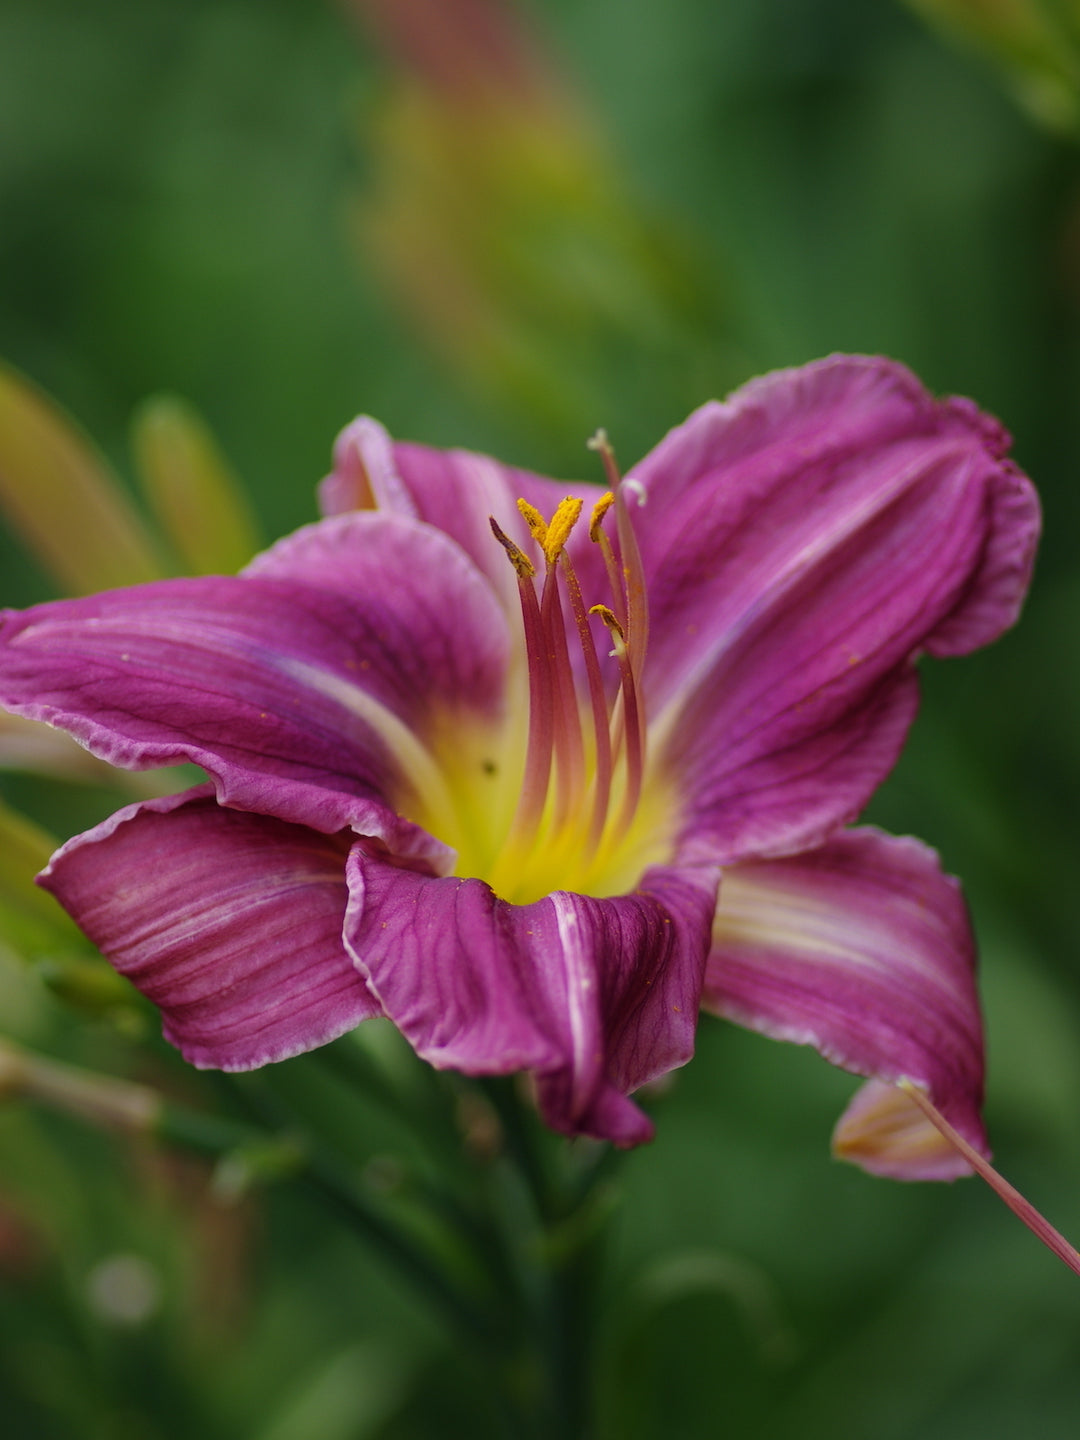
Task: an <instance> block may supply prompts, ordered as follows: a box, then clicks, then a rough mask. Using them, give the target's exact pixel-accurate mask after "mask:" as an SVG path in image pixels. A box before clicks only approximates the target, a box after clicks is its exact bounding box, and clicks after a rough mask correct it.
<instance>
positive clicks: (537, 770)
mask: <svg viewBox="0 0 1080 1440" xmlns="http://www.w3.org/2000/svg"><path fill="white" fill-rule="evenodd" d="M490 524H491V533H492V534H493V535H494V536H495V539H496V540H498V542H499V544H500V545H501V546H502V547H503V549H504V550H505V551H506V553H507V555H508V556H509V557H510V563H511V564H512V565H513V567H514V569H515V570H516V571H517V576H518V592H519V594H520V596H521V618H522V623H523V625H524V628H525V656H526V661H527V664H528V672H529V739H528V742H527V746H526V751H525V773H524V775H523V777H522V782H521V794H520V795H519V797H518V806H517V811H516V813H515V815H514V820H513V823H512V824H511V826H510V834H509V836H508V840H507V849H508V850H512V849H513V848H514V843H515V842H520V841H522V840H523V839H527V838H528V837H531V836H532V835H534V834H535V832H536V829H537V827H538V825H539V824H540V820H541V817H542V816H543V813H544V802H545V801H546V799H547V790H548V780H549V779H550V776H551V755H552V747H553V742H554V734H555V716H554V708H553V703H552V701H553V696H552V688H553V687H552V685H551V683H550V667H549V664H548V647H547V645H546V643H545V639H544V626H543V621H542V619H541V615H540V604H539V602H538V600H537V598H536V589H535V587H534V586H533V583H532V580H533V576H534V575H535V574H536V570H535V567H534V566H533V563H532V561H531V560H530V559H529V557H528V556H527V555H526V554H525V553H524V552H523V551H522V550H520V549H519V548H518V546H517V545H515V544H514V542H513V541H512V540H511V539H510V537H509V536H508V535H505V534H504V533H503V531H502V530H500V528H499V526H498V524H497V523H496V521H495V519H494V517H493V516H492V517H490Z"/></svg>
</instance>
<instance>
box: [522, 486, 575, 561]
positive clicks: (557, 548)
mask: <svg viewBox="0 0 1080 1440" xmlns="http://www.w3.org/2000/svg"><path fill="white" fill-rule="evenodd" d="M584 503H585V502H584V501H583V500H578V499H577V498H576V497H575V496H573V495H568V496H567V497H566V499H565V500H560V501H559V504H558V506H557V508H556V510H555V514H554V515H553V516H552V517H551V523H550V525H549V526H548V527H547V538H546V539H545V540H543V541H541V544H542V545H543V547H544V554H545V555H546V556H547V559H548V564H549V565H554V564H555V562H556V560H558V558H559V556H560V555H561V554H562V552H563V546H564V545H565V544H566V542H567V540H569V539H570V532H571V530H573V528H574V526H575V525H576V524H577V522H578V516H579V515H580V514H581V510H582V506H583V505H584ZM526 518H528V517H526Z"/></svg>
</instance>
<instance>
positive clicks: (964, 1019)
mask: <svg viewBox="0 0 1080 1440" xmlns="http://www.w3.org/2000/svg"><path fill="white" fill-rule="evenodd" d="M702 1003H703V1006H704V1008H705V1009H707V1010H710V1011H712V1012H713V1013H714V1014H717V1015H723V1016H726V1017H727V1018H728V1019H730V1020H734V1021H736V1022H737V1023H738V1024H740V1025H746V1026H748V1027H749V1028H751V1029H753V1030H760V1031H762V1032H763V1033H765V1034H766V1035H771V1036H773V1037H774V1038H776V1039H778V1040H790V1041H793V1042H794V1043H796V1044H799V1045H813V1046H814V1047H815V1048H816V1049H818V1050H819V1051H820V1052H821V1053H822V1054H823V1055H824V1056H825V1057H826V1058H827V1059H829V1060H831V1061H832V1062H833V1064H835V1065H840V1066H842V1067H843V1068H844V1069H846V1070H854V1071H855V1072H856V1073H857V1074H860V1075H867V1076H871V1077H874V1078H876V1079H878V1080H884V1081H893V1082H895V1081H898V1080H901V1079H908V1080H911V1081H914V1082H915V1083H916V1084H918V1085H920V1086H921V1087H923V1088H924V1089H925V1090H926V1091H927V1092H928V1093H929V1095H930V1097H931V1099H932V1100H933V1102H934V1104H935V1105H936V1106H937V1108H938V1109H939V1110H940V1111H941V1112H942V1114H943V1115H945V1117H946V1118H947V1119H948V1120H949V1121H951V1123H952V1124H953V1125H954V1126H955V1127H956V1129H957V1130H958V1131H959V1132H960V1133H961V1134H962V1135H963V1136H964V1137H965V1139H967V1140H968V1141H969V1143H970V1144H972V1145H974V1146H975V1147H976V1148H977V1149H979V1150H980V1151H982V1152H983V1153H987V1151H986V1137H985V1133H984V1131H983V1126H982V1121H981V1119H980V1117H979V1109H980V1106H981V1104H982V1087H983V1046H982V1024H981V1020H980V1015H979V1006H978V998H977V996H976V992H975V979H974V946H973V940H972V935H971V928H970V925H969V923H968V918H967V912H966V910H965V907H964V902H963V897H962V895H961V893H960V887H959V884H958V883H957V882H956V881H955V880H954V879H952V877H950V876H947V875H943V874H942V872H941V869H940V867H939V864H938V860H937V856H936V855H935V854H934V852H933V851H932V850H930V849H929V848H928V847H927V846H925V845H922V844H920V842H919V841H917V840H912V839H907V838H905V839H897V838H895V837H893V836H890V835H884V834H882V833H881V832H880V831H878V830H874V829H870V828H865V829H859V830H851V831H848V832H846V833H844V834H841V835H837V836H835V837H834V838H833V839H832V840H830V841H829V842H828V843H827V844H825V845H822V846H821V847H820V848H818V849H817V850H812V851H809V852H808V853H807V854H805V855H798V856H792V857H790V858H789V859H783V860H768V861H752V862H748V863H746V864H743V865H738V866H735V867H734V868H732V869H731V870H725V872H724V878H723V884H722V887H721V892H720V905H719V907H718V909H717V912H716V921H715V925H714V928H713V949H712V953H711V955H710V956H709V963H708V967H707V971H706V978H705V994H704V1000H703V1002H702ZM875 1098H880V1092H878V1091H874V1092H868V1093H867V1095H866V1096H865V1097H864V1099H863V1100H862V1101H857V1102H856V1105H861V1106H868V1105H870V1104H871V1102H873V1101H874V1100H875ZM910 1139H911V1136H910V1135H905V1134H903V1133H898V1135H897V1141H896V1145H895V1146H894V1147H893V1152H894V1153H893V1154H892V1155H890V1153H889V1145H888V1144H887V1143H886V1142H883V1143H882V1144H881V1145H879V1146H878V1148H877V1154H876V1158H873V1157H870V1156H869V1152H866V1153H864V1154H861V1155H853V1156H852V1158H854V1159H856V1160H857V1161H858V1163H861V1164H866V1166H867V1168H868V1169H873V1170H875V1171H876V1172H877V1173H881V1174H890V1175H891V1174H898V1175H903V1176H909V1177H912V1178H915V1177H918V1178H941V1177H942V1175H943V1174H944V1173H946V1170H947V1171H948V1173H949V1174H953V1175H955V1174H966V1173H967V1166H966V1164H965V1163H963V1162H958V1163H957V1164H956V1165H955V1166H954V1167H953V1168H952V1169H948V1167H946V1169H945V1170H943V1169H942V1164H943V1161H942V1152H941V1149H940V1147H932V1153H930V1154H928V1155H924V1156H923V1157H922V1159H921V1160H920V1157H919V1155H918V1153H917V1147H915V1148H914V1149H913V1147H912V1146H911V1145H910V1144H909V1141H910Z"/></svg>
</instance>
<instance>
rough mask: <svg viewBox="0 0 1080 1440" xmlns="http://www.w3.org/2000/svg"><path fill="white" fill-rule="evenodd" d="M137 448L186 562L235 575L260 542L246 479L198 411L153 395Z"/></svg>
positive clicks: (142, 411)
mask: <svg viewBox="0 0 1080 1440" xmlns="http://www.w3.org/2000/svg"><path fill="white" fill-rule="evenodd" d="M131 443H132V449H133V451H134V455H135V462H136V465H137V467H138V471H139V478H140V480H141V481H142V485H143V489H144V491H145V493H146V496H147V499H148V500H149V501H150V504H151V506H152V507H153V510H154V514H155V515H156V516H157V518H158V520H159V522H160V524H161V527H162V529H163V530H164V531H165V533H166V535H167V536H168V538H169V539H170V540H171V541H172V543H173V545H174V546H175V547H176V550H177V552H178V554H179V555H180V556H181V557H182V559H183V560H184V562H185V563H186V565H187V566H188V567H189V568H190V569H191V570H193V571H195V573H196V574H199V575H218V574H232V573H233V572H234V571H236V570H239V569H240V567H241V566H242V565H245V564H246V563H247V562H248V561H249V560H250V559H251V557H252V555H253V554H254V553H255V551H256V550H258V549H259V547H260V543H261V542H260V540H259V536H258V531H257V529H256V526H255V521H254V519H253V518H252V514H251V510H250V507H249V505H248V503H247V499H246V497H245V496H244V493H243V489H242V487H241V486H240V483H239V481H238V480H237V478H236V476H235V475H234V474H233V472H232V470H231V469H230V467H229V465H228V462H227V461H226V459H225V457H224V456H223V455H222V453H221V450H220V448H219V446H218V444H217V441H216V440H215V439H214V436H213V434H212V433H211V431H210V429H209V427H208V426H207V424H206V422H205V421H204V420H203V419H202V417H201V416H200V415H199V414H198V412H197V411H196V410H195V409H194V408H193V407H192V406H191V405H189V404H188V403H187V401H185V400H181V399H180V398H179V396H176V395H154V396H151V397H150V399H148V400H145V401H144V402H143V403H142V405H140V407H139V408H138V410H137V411H136V412H135V416H134V419H133V421H132V440H131Z"/></svg>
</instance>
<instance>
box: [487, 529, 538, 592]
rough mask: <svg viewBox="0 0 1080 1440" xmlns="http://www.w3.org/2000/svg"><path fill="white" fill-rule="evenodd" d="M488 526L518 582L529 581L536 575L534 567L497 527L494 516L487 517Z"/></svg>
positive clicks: (523, 553)
mask: <svg viewBox="0 0 1080 1440" xmlns="http://www.w3.org/2000/svg"><path fill="white" fill-rule="evenodd" d="M488 524H489V525H490V526H491V533H492V534H493V535H494V536H495V539H496V540H497V541H498V542H499V544H500V545H501V546H502V547H503V549H504V550H505V551H506V553H507V555H508V556H509V557H510V563H511V565H513V567H514V569H515V570H516V571H517V573H518V578H519V579H520V580H531V579H532V577H533V576H534V575H535V574H536V566H535V565H534V564H533V563H532V561H531V560H530V559H529V557H528V556H527V555H526V554H525V552H524V550H522V549H521V548H520V547H519V546H517V545H515V544H514V542H513V540H511V539H510V536H509V535H507V534H506V533H505V531H503V530H502V529H500V527H499V523H498V521H497V520H496V519H495V517H494V515H489V516H488Z"/></svg>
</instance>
